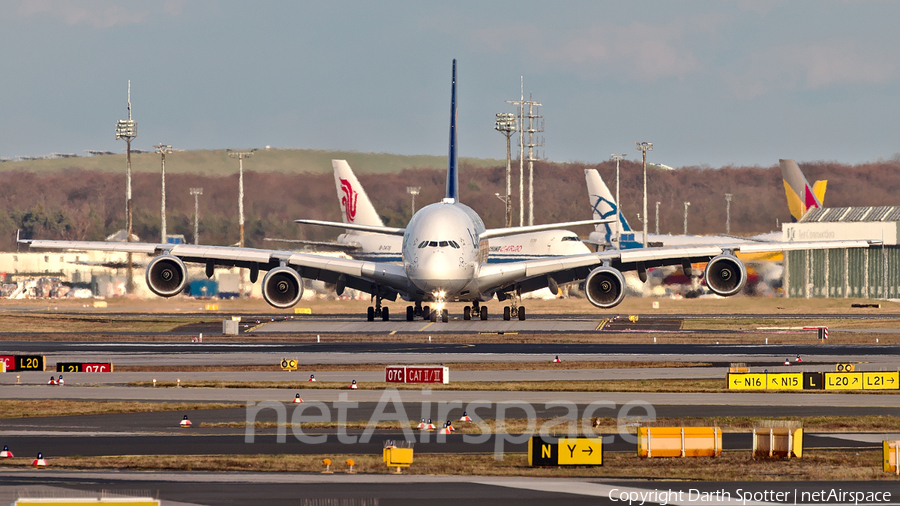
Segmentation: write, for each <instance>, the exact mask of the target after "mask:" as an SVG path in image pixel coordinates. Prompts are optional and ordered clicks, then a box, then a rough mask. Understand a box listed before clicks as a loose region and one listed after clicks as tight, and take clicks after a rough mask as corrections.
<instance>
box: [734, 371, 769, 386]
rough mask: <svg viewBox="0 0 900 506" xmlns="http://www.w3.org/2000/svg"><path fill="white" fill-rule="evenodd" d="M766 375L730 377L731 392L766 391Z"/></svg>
mask: <svg viewBox="0 0 900 506" xmlns="http://www.w3.org/2000/svg"><path fill="white" fill-rule="evenodd" d="M766 376H767V375H766V374H758V373H742V374H729V375H728V389H729V390H765V389H766Z"/></svg>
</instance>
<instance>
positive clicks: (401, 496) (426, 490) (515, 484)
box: [0, 470, 900, 506]
mask: <svg viewBox="0 0 900 506" xmlns="http://www.w3.org/2000/svg"><path fill="white" fill-rule="evenodd" d="M0 478H2V482H0V483H2V485H0V501H2V502H11V501H12V500H13V499H14V498H15V494H16V492H17V490H34V492H33V493H34V494H35V495H37V494H39V493H40V491H41V489H40V485H42V484H45V483H52V484H53V488H52V489H50V490H47V489H46V488H45V489H44V491H45V493H46V494H47V495H50V494H56V495H61V494H62V493H64V492H65V491H68V492H69V493H70V494H75V493H78V492H79V491H82V493H83V491H90V492H94V493H96V492H98V491H100V490H110V491H117V490H118V491H135V490H144V491H149V492H150V493H152V494H155V495H158V496H159V497H160V498H161V499H163V504H165V505H171V506H188V505H193V504H203V505H209V506H226V505H233V504H254V503H258V501H259V500H260V498H265V503H266V504H267V505H270V506H282V505H284V506H288V505H290V506H296V505H298V504H300V505H301V506H304V505H307V504H308V505H310V506H312V505H314V504H341V505H342V506H375V505H379V506H394V505H398V506H414V505H422V504H428V505H437V506H459V505H460V504H473V503H479V504H483V503H490V504H492V505H497V506H531V505H535V506H544V505H546V504H550V503H556V504H566V505H575V506H582V505H585V506H587V505H591V506H593V505H612V504H617V505H622V504H629V503H628V502H627V497H628V495H627V494H630V493H634V494H637V497H640V494H641V493H644V494H645V496H646V495H647V494H652V493H655V494H656V495H655V496H652V497H653V498H654V499H655V500H648V501H646V502H645V503H644V504H647V505H651V504H675V505H678V504H695V505H699V504H704V505H712V504H716V505H745V506H748V505H759V504H803V498H808V497H810V494H812V493H820V492H825V493H826V494H827V493H830V492H831V491H835V492H837V491H841V492H846V493H860V492H862V493H866V492H877V493H879V494H880V497H889V499H888V500H886V501H879V502H877V503H874V504H900V502H898V501H897V498H898V497H900V482H897V481H878V482H848V481H832V482H798V481H779V482H738V483H734V482H719V483H702V482H674V481H663V480H659V481H645V480H603V479H602V478H591V479H572V478H518V477H457V476H405V475H400V476H393V475H348V474H332V475H322V474H301V473H198V472H178V473H174V472H167V473H141V472H127V471H126V472H118V473H115V474H110V473H104V472H61V471H51V470H44V471H21V472H17V471H12V472H11V471H0ZM703 493H705V494H706V500H702V496H701V494H703ZM623 494H626V495H624V496H623ZM661 494H665V495H664V496H663V495H661ZM691 494H694V495H693V496H692V495H691ZM775 494H779V495H778V496H777V497H778V498H780V499H781V500H779V501H775V500H773V499H774V498H775V497H776V495H775ZM623 497H624V498H625V500H624V501H623ZM755 498H756V499H755ZM754 499H755V500H754ZM764 499H769V500H764ZM315 500H320V501H323V502H319V503H315V502H312V501H315ZM327 500H331V501H334V502H332V503H328V502H324V501H327ZM376 500H377V502H376ZM304 501H307V502H304ZM367 501H368V502H367ZM639 501H640V499H638V502H634V503H633V504H635V505H636V504H639ZM864 502H865V501H862V502H860V503H864ZM824 503H826V502H820V504H824ZM828 503H830V504H854V502H853V501H852V500H851V501H849V502H840V503H836V502H833V501H831V502H828ZM869 504H873V503H869Z"/></svg>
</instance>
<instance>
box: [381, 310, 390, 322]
mask: <svg viewBox="0 0 900 506" xmlns="http://www.w3.org/2000/svg"><path fill="white" fill-rule="evenodd" d="M381 319H382V320H384V321H386V322H387V321H391V310H390V309H388V308H386V307H383V308H381Z"/></svg>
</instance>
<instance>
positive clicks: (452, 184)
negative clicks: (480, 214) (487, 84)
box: [444, 58, 459, 202]
mask: <svg viewBox="0 0 900 506" xmlns="http://www.w3.org/2000/svg"><path fill="white" fill-rule="evenodd" d="M456 147H457V146H456V58H454V59H453V80H452V81H451V84H450V152H449V153H448V158H449V160H448V161H447V194H446V195H444V197H445V198H448V199H453V200H454V201H455V202H459V173H458V170H457V169H458V165H457V154H456Z"/></svg>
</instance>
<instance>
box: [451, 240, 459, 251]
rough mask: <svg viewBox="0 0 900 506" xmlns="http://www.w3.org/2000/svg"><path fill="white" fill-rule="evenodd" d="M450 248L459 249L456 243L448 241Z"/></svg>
mask: <svg viewBox="0 0 900 506" xmlns="http://www.w3.org/2000/svg"><path fill="white" fill-rule="evenodd" d="M450 246H452V247H454V248H456V249H459V244H457V243H456V241H450Z"/></svg>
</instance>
